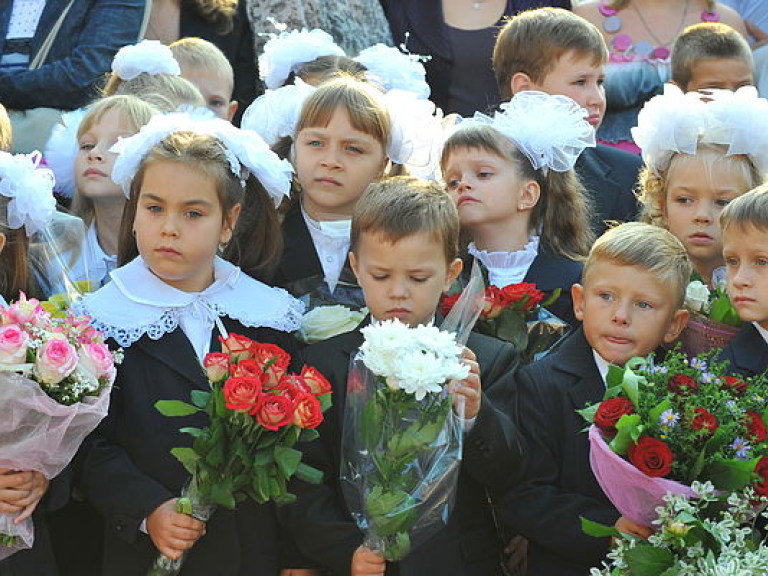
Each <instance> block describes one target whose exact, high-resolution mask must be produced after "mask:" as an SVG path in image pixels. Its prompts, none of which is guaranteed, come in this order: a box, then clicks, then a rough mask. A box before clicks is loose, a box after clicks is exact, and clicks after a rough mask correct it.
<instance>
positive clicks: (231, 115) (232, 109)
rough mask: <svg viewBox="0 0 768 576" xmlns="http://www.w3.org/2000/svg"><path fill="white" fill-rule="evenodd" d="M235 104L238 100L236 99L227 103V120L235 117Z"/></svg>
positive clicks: (236, 104)
mask: <svg viewBox="0 0 768 576" xmlns="http://www.w3.org/2000/svg"><path fill="white" fill-rule="evenodd" d="M237 106H238V102H237V100H232V102H230V103H229V110H227V120H229V121H230V122H232V118H234V117H235V112H237Z"/></svg>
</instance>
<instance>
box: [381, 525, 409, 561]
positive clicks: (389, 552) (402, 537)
mask: <svg viewBox="0 0 768 576" xmlns="http://www.w3.org/2000/svg"><path fill="white" fill-rule="evenodd" d="M410 551H411V537H410V536H409V535H408V532H398V533H397V534H394V535H393V536H391V537H389V538H387V542H386V546H385V547H384V557H385V558H386V559H387V560H389V561H390V562H397V561H398V560H402V559H403V558H405V557H406V556H407V555H408V553H409V552H410Z"/></svg>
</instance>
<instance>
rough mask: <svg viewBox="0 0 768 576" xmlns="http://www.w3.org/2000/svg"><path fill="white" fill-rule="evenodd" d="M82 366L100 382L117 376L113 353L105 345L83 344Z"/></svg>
mask: <svg viewBox="0 0 768 576" xmlns="http://www.w3.org/2000/svg"><path fill="white" fill-rule="evenodd" d="M80 366H81V368H83V369H84V370H85V371H87V372H89V373H91V374H93V375H94V376H95V377H96V378H98V379H99V380H101V379H102V378H107V379H111V378H112V377H114V375H115V362H114V360H113V359H112V353H111V352H110V351H109V348H107V346H106V345H104V344H98V343H90V344H83V345H82V346H81V348H80Z"/></svg>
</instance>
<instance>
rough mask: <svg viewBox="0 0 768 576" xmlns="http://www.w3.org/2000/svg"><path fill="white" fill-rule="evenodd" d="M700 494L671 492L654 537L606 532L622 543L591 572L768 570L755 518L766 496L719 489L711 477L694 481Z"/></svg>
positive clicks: (717, 575)
mask: <svg viewBox="0 0 768 576" xmlns="http://www.w3.org/2000/svg"><path fill="white" fill-rule="evenodd" d="M691 488H692V490H693V492H694V495H695V497H693V498H689V497H687V496H684V495H681V494H667V495H665V496H664V501H663V504H662V506H660V507H659V508H658V509H657V514H658V519H657V520H656V521H655V522H654V524H655V526H656V527H657V532H656V533H655V534H652V535H651V536H650V537H649V538H648V540H642V539H638V538H634V537H630V536H627V535H623V534H619V533H618V532H617V531H615V530H612V531H611V530H609V531H602V532H601V533H600V535H601V536H614V537H615V538H616V546H615V547H614V548H613V550H611V551H610V552H609V553H608V562H607V563H605V564H604V566H603V567H602V568H600V569H598V568H593V569H592V570H591V572H590V574H591V576H624V575H626V576H631V575H636V574H642V575H643V576H725V575H730V576H742V575H743V576H752V575H757V574H768V546H765V544H764V542H763V538H762V537H761V536H759V535H758V532H757V530H756V529H755V521H756V520H757V519H758V517H762V521H763V522H765V519H766V518H768V515H766V513H765V512H759V510H760V509H762V508H764V506H765V501H766V499H765V498H761V499H757V500H758V502H759V505H757V506H756V498H755V493H754V491H752V490H751V489H746V490H744V491H740V492H733V493H731V494H729V495H727V496H724V495H720V494H718V492H717V490H715V487H714V486H713V485H712V483H711V482H706V483H700V482H694V483H693V485H692V486H691Z"/></svg>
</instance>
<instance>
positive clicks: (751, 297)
mask: <svg viewBox="0 0 768 576" xmlns="http://www.w3.org/2000/svg"><path fill="white" fill-rule="evenodd" d="M723 256H724V257H725V266H726V270H727V271H728V296H729V297H730V299H731V302H732V303H733V305H734V307H735V308H736V310H737V311H738V313H739V316H740V317H741V319H742V320H743V321H744V322H757V323H758V324H759V325H760V326H762V327H763V328H765V329H768V234H767V233H766V232H765V231H764V230H760V229H759V228H756V227H754V226H737V225H734V224H731V225H730V226H729V227H728V228H726V230H725V233H724V234H723Z"/></svg>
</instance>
